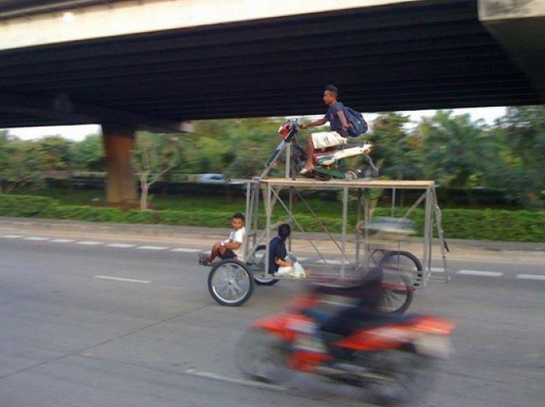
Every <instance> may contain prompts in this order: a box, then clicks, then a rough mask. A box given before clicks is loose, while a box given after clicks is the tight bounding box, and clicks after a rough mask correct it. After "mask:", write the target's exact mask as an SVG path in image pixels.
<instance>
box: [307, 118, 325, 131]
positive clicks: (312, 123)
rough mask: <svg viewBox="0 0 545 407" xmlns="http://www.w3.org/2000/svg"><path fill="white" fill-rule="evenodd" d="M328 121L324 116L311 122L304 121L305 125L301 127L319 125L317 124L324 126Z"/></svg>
mask: <svg viewBox="0 0 545 407" xmlns="http://www.w3.org/2000/svg"><path fill="white" fill-rule="evenodd" d="M326 123H327V119H326V118H325V117H322V118H321V119H318V120H314V121H313V122H310V123H304V124H303V125H301V128H302V129H307V128H309V127H317V126H322V125H324V124H326Z"/></svg>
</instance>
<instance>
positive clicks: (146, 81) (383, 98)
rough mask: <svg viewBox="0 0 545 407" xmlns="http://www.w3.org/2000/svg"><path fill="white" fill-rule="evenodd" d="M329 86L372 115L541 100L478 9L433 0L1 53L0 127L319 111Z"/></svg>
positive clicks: (464, 2)
mask: <svg viewBox="0 0 545 407" xmlns="http://www.w3.org/2000/svg"><path fill="white" fill-rule="evenodd" d="M327 83H334V84H335V85H337V86H338V87H339V88H340V90H341V100H343V101H344V102H345V103H346V104H349V105H351V106H352V107H354V108H357V109H359V110H361V111H364V112H377V111H396V110H418V109H438V108H458V107H479V106H505V105H527V104H538V103H542V100H540V97H539V95H538V92H537V91H536V89H535V88H533V87H532V85H531V84H530V82H529V81H528V79H527V78H526V77H525V76H524V74H523V73H522V72H521V71H520V70H519V69H518V68H517V67H516V66H515V65H514V64H513V63H512V62H511V61H510V60H509V57H508V55H507V53H506V52H505V51H504V50H503V49H502V48H501V46H500V45H498V43H497V42H496V41H495V40H494V39H493V38H492V37H491V36H490V34H489V33H488V32H487V31H486V30H485V29H484V28H483V26H482V25H481V24H480V23H479V21H478V16H477V2H476V0H437V1H423V2H411V3H405V4H403V3H402V4H399V5H395V6H385V7H375V8H362V9H357V10H349V11H344V12H335V13H329V14H317V15H306V16H294V17H289V18H283V19H275V20H268V21H253V22H245V23H237V24H232V25H220V26H215V27H202V28H193V29H187V30H181V31H171V32H157V33H150V34H143V35H135V36H129V37H119V38H109V39H100V40H93V41H86V42H79V43H68V44H59V45H54V46H45V47H38V48H33V49H20V50H12V51H4V52H1V53H0V95H3V97H2V98H0V99H1V100H0V128H2V127H17V126H29V125H48V124H74V123H82V122H89V121H90V120H89V118H90V117H91V119H96V122H100V121H102V120H104V118H102V117H100V113H97V112H103V111H107V110H108V109H112V110H116V111H123V112H130V113H132V114H138V115H145V116H146V117H150V118H152V119H153V118H157V119H161V120H170V121H184V120H198V119H211V118H229V117H265V116H284V115H303V114H316V113H321V112H323V109H324V108H323V105H322V101H321V92H322V89H323V86H324V84H327ZM55 100H56V102H54V101H55ZM59 101H60V103H61V106H60V107H59ZM63 101H69V102H70V103H72V104H74V105H78V104H81V106H93V107H99V108H100V109H92V112H91V113H89V115H85V114H83V115H73V114H70V108H63V106H62V102H63ZM83 111H85V109H83ZM93 121H95V120H93Z"/></svg>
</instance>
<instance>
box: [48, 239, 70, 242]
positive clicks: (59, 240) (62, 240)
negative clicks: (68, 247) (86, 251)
mask: <svg viewBox="0 0 545 407" xmlns="http://www.w3.org/2000/svg"><path fill="white" fill-rule="evenodd" d="M51 242H53V243H72V242H75V240H74V239H52V240H51Z"/></svg>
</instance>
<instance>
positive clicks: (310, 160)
mask: <svg viewBox="0 0 545 407" xmlns="http://www.w3.org/2000/svg"><path fill="white" fill-rule="evenodd" d="M346 143H347V140H346V138H344V137H342V136H341V135H340V134H339V133H337V132H336V131H325V132H320V133H312V134H310V135H309V136H308V137H307V162H306V164H305V168H304V169H303V170H302V171H301V173H302V174H306V173H307V172H308V171H310V170H313V169H314V157H313V155H314V151H315V150H322V149H325V148H329V147H335V146H338V145H344V144H346Z"/></svg>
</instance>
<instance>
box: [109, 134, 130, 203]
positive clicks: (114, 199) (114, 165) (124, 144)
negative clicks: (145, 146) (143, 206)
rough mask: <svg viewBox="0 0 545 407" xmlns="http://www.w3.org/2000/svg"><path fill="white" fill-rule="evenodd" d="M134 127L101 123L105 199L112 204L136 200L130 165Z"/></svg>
mask: <svg viewBox="0 0 545 407" xmlns="http://www.w3.org/2000/svg"><path fill="white" fill-rule="evenodd" d="M134 133H135V128H132V127H129V126H120V125H114V124H102V138H103V141H104V149H105V151H106V167H107V171H108V175H107V181H106V201H107V202H108V203H112V204H134V203H136V202H138V190H137V186H136V180H135V176H134V169H133V166H132V162H131V161H132V152H133V150H134V148H135V135H134Z"/></svg>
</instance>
